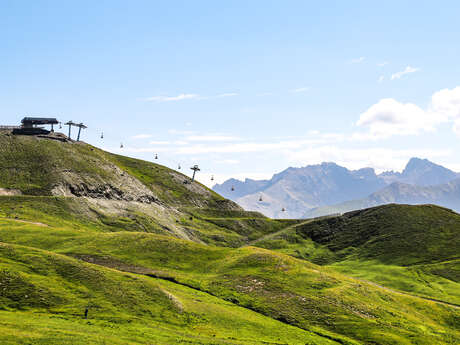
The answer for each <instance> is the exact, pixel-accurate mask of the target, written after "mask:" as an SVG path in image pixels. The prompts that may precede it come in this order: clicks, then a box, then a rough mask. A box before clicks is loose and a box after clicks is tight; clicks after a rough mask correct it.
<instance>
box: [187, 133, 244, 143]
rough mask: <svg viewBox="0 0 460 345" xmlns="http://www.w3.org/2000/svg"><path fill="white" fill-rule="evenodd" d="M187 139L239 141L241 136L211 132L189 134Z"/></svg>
mask: <svg viewBox="0 0 460 345" xmlns="http://www.w3.org/2000/svg"><path fill="white" fill-rule="evenodd" d="M185 140H188V141H202V142H205V141H206V142H209V141H221V142H222V141H240V140H241V138H239V137H235V136H231V135H221V134H211V135H190V136H188V137H186V138H185Z"/></svg>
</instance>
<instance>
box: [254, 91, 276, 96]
mask: <svg viewBox="0 0 460 345" xmlns="http://www.w3.org/2000/svg"><path fill="white" fill-rule="evenodd" d="M272 95H273V92H261V93H258V94H257V95H256V96H258V97H265V96H272Z"/></svg>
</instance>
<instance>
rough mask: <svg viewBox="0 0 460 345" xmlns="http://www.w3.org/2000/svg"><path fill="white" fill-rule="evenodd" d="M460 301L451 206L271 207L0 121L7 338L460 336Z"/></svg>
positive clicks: (142, 340)
mask: <svg viewBox="0 0 460 345" xmlns="http://www.w3.org/2000/svg"><path fill="white" fill-rule="evenodd" d="M184 181H187V183H184ZM359 208H361V207H359ZM299 218H300V217H299ZM459 306H460V215H459V214H458V213H456V212H455V211H452V210H451V209H449V208H444V207H440V206H435V205H428V204H424V205H406V204H394V203H393V204H388V205H383V206H375V207H370V208H364V209H359V210H356V211H352V212H345V213H343V214H341V215H329V216H321V217H312V218H309V219H272V218H268V217H266V216H264V215H263V214H261V213H259V212H254V211H245V210H244V209H243V208H241V207H240V206H238V204H236V203H235V202H233V201H230V200H228V199H226V198H224V197H223V196H221V195H219V194H218V193H216V192H215V191H213V190H211V189H208V188H207V187H205V186H203V185H202V184H200V183H199V182H196V181H194V182H191V181H190V179H189V178H188V177H187V176H185V175H183V174H181V173H179V172H177V171H174V170H171V169H169V168H167V167H165V166H161V165H158V164H154V163H151V162H147V161H142V160H137V159H133V158H129V157H125V156H120V155H115V154H111V153H108V152H105V151H103V150H101V149H99V148H97V147H94V146H91V145H89V144H86V143H84V142H74V141H71V140H55V139H54V138H52V136H50V137H43V138H39V137H37V136H24V135H12V134H11V132H9V131H6V130H5V131H0V343H1V344H165V345H166V344H248V345H249V344H251V345H252V344H279V345H280V344H296V345H297V344H299V345H300V344H385V345H387V344H426V345H432V344H459V343H460V309H459Z"/></svg>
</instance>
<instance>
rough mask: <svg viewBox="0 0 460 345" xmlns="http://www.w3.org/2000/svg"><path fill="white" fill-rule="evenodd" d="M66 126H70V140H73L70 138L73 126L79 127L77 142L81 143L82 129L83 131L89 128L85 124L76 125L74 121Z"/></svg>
mask: <svg viewBox="0 0 460 345" xmlns="http://www.w3.org/2000/svg"><path fill="white" fill-rule="evenodd" d="M65 125H66V126H69V139H71V137H70V133H71V132H70V130H71V128H72V126H74V127H78V135H77V141H80V134H81V129H82V128H83V129H85V128H88V127H86V126H85V125H84V124H83V123H75V122H73V121H69V122H67V123H65Z"/></svg>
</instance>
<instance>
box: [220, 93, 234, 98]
mask: <svg viewBox="0 0 460 345" xmlns="http://www.w3.org/2000/svg"><path fill="white" fill-rule="evenodd" d="M235 96H238V94H237V93H236V92H227V93H221V94H220V95H217V96H216V98H223V97H235Z"/></svg>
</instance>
